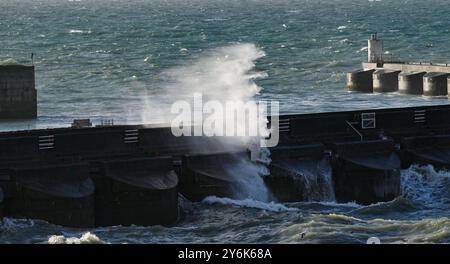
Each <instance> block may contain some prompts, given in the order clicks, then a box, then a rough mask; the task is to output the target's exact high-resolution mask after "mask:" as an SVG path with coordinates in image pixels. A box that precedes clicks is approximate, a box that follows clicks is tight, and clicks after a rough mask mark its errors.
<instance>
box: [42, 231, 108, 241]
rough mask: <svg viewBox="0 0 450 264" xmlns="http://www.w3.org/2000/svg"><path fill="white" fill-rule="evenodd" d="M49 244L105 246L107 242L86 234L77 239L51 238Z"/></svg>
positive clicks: (88, 233)
mask: <svg viewBox="0 0 450 264" xmlns="http://www.w3.org/2000/svg"><path fill="white" fill-rule="evenodd" d="M47 242H48V243H49V244H105V243H106V242H105V241H103V240H101V239H100V238H98V236H96V235H95V234H92V233H90V232H86V233H84V234H83V235H81V237H80V238H77V237H65V236H56V235H54V236H51V237H50V238H49V239H48V241H47Z"/></svg>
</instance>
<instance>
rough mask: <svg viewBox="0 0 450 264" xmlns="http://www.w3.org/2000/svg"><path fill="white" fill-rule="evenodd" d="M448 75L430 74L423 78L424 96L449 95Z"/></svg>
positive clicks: (440, 73) (441, 73)
mask: <svg viewBox="0 0 450 264" xmlns="http://www.w3.org/2000/svg"><path fill="white" fill-rule="evenodd" d="M448 76H449V74H448V73H443V72H429V73H427V74H425V75H424V76H423V95H427V96H444V95H447V94H448V92H447V77H448Z"/></svg>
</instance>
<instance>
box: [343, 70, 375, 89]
mask: <svg viewBox="0 0 450 264" xmlns="http://www.w3.org/2000/svg"><path fill="white" fill-rule="evenodd" d="M374 71H375V70H367V71H365V70H357V71H353V72H349V73H347V88H348V90H349V91H352V92H363V93H372V92H373V80H372V73H373V72H374Z"/></svg>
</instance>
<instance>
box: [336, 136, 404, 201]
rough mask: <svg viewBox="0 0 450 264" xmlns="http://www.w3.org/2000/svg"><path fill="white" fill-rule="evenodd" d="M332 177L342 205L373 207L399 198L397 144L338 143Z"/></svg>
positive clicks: (377, 141) (399, 165) (387, 141)
mask: <svg viewBox="0 0 450 264" xmlns="http://www.w3.org/2000/svg"><path fill="white" fill-rule="evenodd" d="M333 148H334V153H335V159H334V164H333V178H334V183H335V192H336V199H337V201H339V202H351V201H356V202H358V203H361V204H371V203H376V202H381V201H390V200H392V199H394V198H396V197H397V196H398V195H400V168H401V163H400V158H399V157H398V155H397V154H396V153H395V151H394V150H395V149H394V142H393V141H390V140H374V141H359V142H346V143H336V144H334V145H333Z"/></svg>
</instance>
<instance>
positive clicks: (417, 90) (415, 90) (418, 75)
mask: <svg viewBox="0 0 450 264" xmlns="http://www.w3.org/2000/svg"><path fill="white" fill-rule="evenodd" d="M425 74H426V73H425V72H401V73H400V74H399V75H398V91H399V93H402V94H422V93H423V76H424V75H425Z"/></svg>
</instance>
